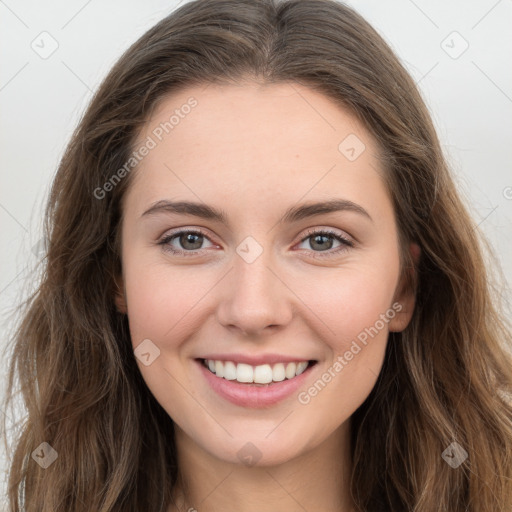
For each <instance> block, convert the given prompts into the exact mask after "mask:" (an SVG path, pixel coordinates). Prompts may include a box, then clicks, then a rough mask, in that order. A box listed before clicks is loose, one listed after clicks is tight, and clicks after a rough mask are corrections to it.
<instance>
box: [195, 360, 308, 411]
mask: <svg viewBox="0 0 512 512" xmlns="http://www.w3.org/2000/svg"><path fill="white" fill-rule="evenodd" d="M196 363H197V364H198V365H199V367H200V370H201V372H202V374H203V375H204V377H205V378H206V380H207V381H208V383H209V384H210V386H211V387H212V388H213V390H214V391H216V392H217V394H218V395H220V396H221V397H222V398H224V399H226V400H228V401H229V402H231V403H233V404H235V405H240V406H242V407H252V408H263V407H268V406H271V405H275V404H277V403H278V402H280V401H281V400H284V399H285V398H287V397H289V396H290V395H292V394H293V393H294V392H295V391H297V389H298V388H299V387H300V386H301V384H303V383H304V381H305V380H306V379H307V378H308V377H309V375H310V373H311V370H312V369H313V368H314V367H315V366H316V364H314V365H309V366H308V367H307V368H306V370H304V371H303V372H302V373H301V374H300V375H297V376H295V377H294V378H293V379H285V380H283V381H281V382H274V383H273V384H268V385H264V386H262V385H252V384H241V383H239V382H237V381H236V380H226V379H223V378H221V377H217V376H216V375H215V374H214V373H212V372H211V371H210V370H209V369H208V368H206V367H205V366H204V364H203V362H202V361H197V360H196Z"/></svg>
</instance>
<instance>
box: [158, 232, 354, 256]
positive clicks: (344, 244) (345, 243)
mask: <svg viewBox="0 0 512 512" xmlns="http://www.w3.org/2000/svg"><path fill="white" fill-rule="evenodd" d="M183 234H193V235H200V236H202V237H204V238H206V239H208V240H209V241H210V242H211V240H210V239H209V237H208V236H207V235H206V233H204V232H202V231H201V230H196V229H185V230H181V231H176V232H174V233H171V234H169V235H166V236H164V237H163V238H162V239H161V240H160V242H158V245H162V246H164V250H165V251H168V252H170V253H171V254H174V255H179V256H185V257H187V256H197V254H198V252H199V251H201V249H196V250H194V251H185V250H181V249H174V248H173V247H172V246H171V245H170V242H171V240H173V239H174V238H176V237H177V236H180V235H183ZM318 235H324V236H328V237H333V238H334V239H336V240H337V241H338V242H340V243H341V245H340V247H337V248H336V249H328V250H326V251H312V252H313V253H314V254H315V255H314V256H313V257H314V258H328V257H330V256H333V255H337V254H339V253H342V252H344V251H347V250H348V249H349V248H351V247H354V242H352V241H351V240H349V239H348V238H345V237H343V236H341V235H340V234H339V233H337V232H335V231H332V230H330V229H319V230H315V229H312V230H309V231H307V232H306V236H304V237H303V238H302V239H301V240H300V242H299V243H303V242H305V241H306V240H307V239H308V238H311V237H313V236H318ZM212 243H213V242H212Z"/></svg>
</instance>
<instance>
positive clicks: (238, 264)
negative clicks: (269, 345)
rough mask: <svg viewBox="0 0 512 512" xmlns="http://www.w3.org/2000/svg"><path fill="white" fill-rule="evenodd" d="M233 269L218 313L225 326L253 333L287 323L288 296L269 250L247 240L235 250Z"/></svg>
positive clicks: (290, 308) (288, 312) (251, 240)
mask: <svg viewBox="0 0 512 512" xmlns="http://www.w3.org/2000/svg"><path fill="white" fill-rule="evenodd" d="M233 267H234V268H233V271H232V272H230V277H229V278H228V280H227V282H226V290H225V293H224V295H223V300H222V303H221V304H220V305H219V311H218V315H219V321H220V322H221V323H222V324H223V325H224V326H226V327H228V326H236V327H238V328H239V329H240V330H242V331H244V332H252V333H256V332H258V331H261V330H263V329H265V328H266V327H269V326H279V325H284V324H286V323H287V322H289V321H290V319H291V316H292V311H291V310H292V307H291V303H290V300H289V299H290V292H289V290H288V289H287V287H286V286H285V285H284V284H283V283H282V282H281V280H280V279H279V278H278V277H277V275H278V271H277V269H276V265H275V258H274V257H273V254H272V251H271V249H268V248H266V249H265V250H263V247H262V246H261V245H259V244H257V242H255V240H254V239H250V237H248V239H246V240H244V241H243V242H242V243H240V244H239V246H238V247H237V254H235V255H234V258H233ZM276 274H277V275H276Z"/></svg>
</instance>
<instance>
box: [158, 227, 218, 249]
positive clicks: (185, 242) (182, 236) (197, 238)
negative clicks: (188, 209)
mask: <svg viewBox="0 0 512 512" xmlns="http://www.w3.org/2000/svg"><path fill="white" fill-rule="evenodd" d="M205 240H208V238H207V237H206V236H205V235H203V233H201V232H199V231H180V232H178V233H175V234H173V235H168V236H166V237H164V238H163V239H162V241H161V242H160V244H161V245H164V246H166V248H168V249H169V250H170V251H171V252H177V253H184V252H191V251H197V250H199V249H202V248H203V247H201V246H202V244H203V242H204V241H205ZM174 241H178V242H179V245H180V247H176V246H175V245H173V243H172V242H174ZM209 243H210V245H211V246H213V244H212V243H211V242H209Z"/></svg>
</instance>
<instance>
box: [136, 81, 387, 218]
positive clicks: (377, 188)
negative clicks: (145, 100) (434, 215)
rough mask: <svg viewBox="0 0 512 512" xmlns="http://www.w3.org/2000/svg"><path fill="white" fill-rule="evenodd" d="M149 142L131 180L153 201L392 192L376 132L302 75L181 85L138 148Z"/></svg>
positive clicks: (369, 196) (376, 196)
mask: <svg viewBox="0 0 512 512" xmlns="http://www.w3.org/2000/svg"><path fill="white" fill-rule="evenodd" d="M144 144H146V145H148V146H151V149H150V150H149V151H148V152H147V154H146V155H145V156H144V157H143V158H142V159H141V161H140V163H139V164H138V165H137V168H136V171H135V174H136V179H135V182H134V187H133V188H134V189H135V191H136V194H137V196H138V197H139V198H141V197H142V196H143V197H144V200H145V201H146V203H147V202H148V201H151V200H154V201H156V200H158V199H161V198H162V197H163V196H169V195H171V196H173V197H178V196H180V197H181V196H186V197H187V198H192V197H193V198H194V199H195V200H197V199H200V200H202V201H208V202H215V203H217V204H222V206H223V207H226V206H229V204H232V205H233V206H235V205H236V204H238V205H239V206H240V207H244V206H245V210H247V208H248V207H249V206H250V205H255V203H256V202H257V201H259V203H260V205H261V204H265V202H268V203H269V204H276V203H279V202H280V201H285V202H286V203H289V202H295V201H298V200H300V199H301V197H303V198H304V199H306V200H310V199H319V198H326V197H328V196H329V197H331V196H333V195H336V196H340V195H341V196H347V195H349V196H351V197H346V198H347V199H350V200H353V201H356V202H361V201H363V202H365V203H371V202H372V201H374V202H375V203H376V206H377V203H379V202H382V200H383V199H384V200H385V199H386V198H385V197H384V196H386V190H385V184H384V182H383V180H382V175H381V174H382V169H381V164H380V162H379V159H378V149H377V144H376V142H375V140H374V139H373V137H372V136H371V135H370V133H369V132H368V131H367V130H366V129H365V127H364V126H363V125H362V124H361V123H360V122H359V121H358V119H357V118H356V117H355V116H353V115H351V114H350V113H349V112H348V111H347V110H345V109H343V108H341V107H340V106H339V105H338V104H336V103H335V102H334V101H333V100H331V99H330V98H328V97H327V96H324V95H323V94H321V93H319V92H317V91H314V90H313V89H310V88H307V87H304V86H302V85H299V84H297V83H281V84H270V85H269V84H265V85H262V84H259V83H254V82H248V83H244V84H239V85H232V84H229V85H219V84H208V85H198V86H193V87H188V88H186V89H183V90H180V91H177V92H173V93H172V94H169V95H168V96H166V97H165V98H163V99H162V100H161V101H160V103H159V105H158V107H157V108H156V109H155V110H154V112H153V115H152V117H151V119H150V120H149V121H148V122H147V123H146V125H145V126H144V128H143V129H142V130H141V132H140V134H139V137H138V139H137V142H136V144H135V145H134V147H135V148H138V147H140V146H141V145H144ZM194 196H196V197H194ZM141 201H142V199H141ZM226 201H228V203H229V204H227V205H226V204H223V203H225V202H226ZM388 206H389V205H388ZM377 209H378V208H377ZM374 210H375V208H374ZM375 213H376V214H377V215H379V212H375Z"/></svg>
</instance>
